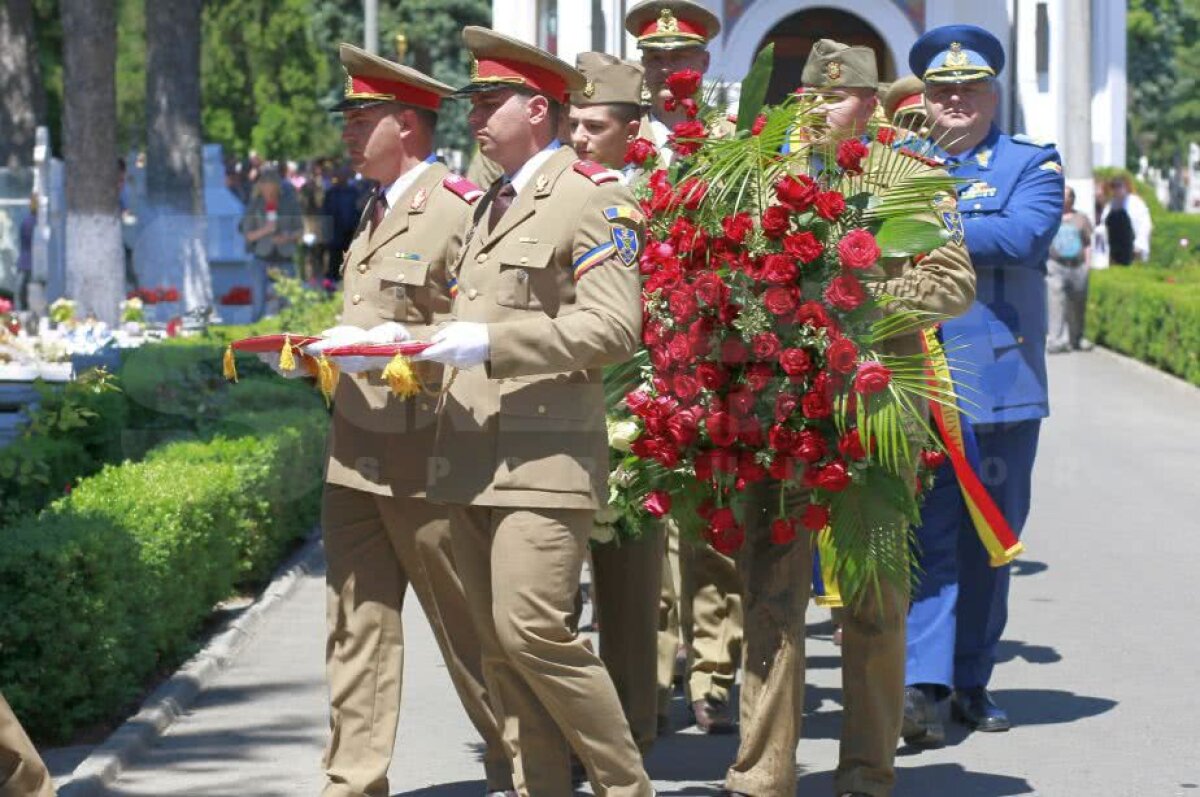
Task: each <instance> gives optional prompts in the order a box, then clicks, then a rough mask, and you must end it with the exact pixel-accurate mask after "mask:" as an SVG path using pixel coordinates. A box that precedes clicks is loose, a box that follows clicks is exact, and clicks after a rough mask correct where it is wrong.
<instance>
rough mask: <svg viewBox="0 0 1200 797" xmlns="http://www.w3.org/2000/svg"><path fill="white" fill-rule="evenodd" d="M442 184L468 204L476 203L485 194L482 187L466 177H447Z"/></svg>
mask: <svg viewBox="0 0 1200 797" xmlns="http://www.w3.org/2000/svg"><path fill="white" fill-rule="evenodd" d="M442 185H443V186H445V188H446V190H447V191H449V192H450V193H452V194H454V195H455V196H456V197H458V198H459V199H461V200H462V201H464V202H466V203H467V204H468V205H474V204H475V203H476V202H478V201H479V198H480V197H482V196H483V194H484V191H483V189H482V188H480V187H479V186H477V185H475V183H473V182H471V181H470V180H468V179H467V178H465V177H447V178H446V179H444V180H442Z"/></svg>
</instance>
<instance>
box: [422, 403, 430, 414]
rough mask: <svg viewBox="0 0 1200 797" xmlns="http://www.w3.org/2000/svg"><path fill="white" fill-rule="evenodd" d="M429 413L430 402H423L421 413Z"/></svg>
mask: <svg viewBox="0 0 1200 797" xmlns="http://www.w3.org/2000/svg"><path fill="white" fill-rule="evenodd" d="M428 411H429V402H428V401H422V402H421V412H428Z"/></svg>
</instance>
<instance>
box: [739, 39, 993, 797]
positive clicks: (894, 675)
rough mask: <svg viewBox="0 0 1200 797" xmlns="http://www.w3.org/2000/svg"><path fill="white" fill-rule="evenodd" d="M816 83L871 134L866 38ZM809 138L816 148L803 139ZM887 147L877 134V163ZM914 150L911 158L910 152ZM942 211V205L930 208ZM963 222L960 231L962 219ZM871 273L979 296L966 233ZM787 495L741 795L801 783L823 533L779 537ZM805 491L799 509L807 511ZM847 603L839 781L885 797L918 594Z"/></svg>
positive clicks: (765, 569)
mask: <svg viewBox="0 0 1200 797" xmlns="http://www.w3.org/2000/svg"><path fill="white" fill-rule="evenodd" d="M802 80H803V84H804V86H805V87H806V88H810V89H815V90H817V91H821V92H823V93H825V94H826V95H827V98H828V99H827V102H826V104H825V116H826V121H827V123H828V125H829V130H830V136H831V137H832V138H833V139H834V140H838V139H845V138H850V137H853V136H855V135H860V134H861V133H862V132H863V131H864V130H865V129H866V125H867V122H868V121H869V120H870V119H871V115H872V113H873V112H874V110H875V105H876V98H875V89H876V85H877V83H878V76H877V72H876V66H875V53H874V52H873V51H872V50H871V49H869V48H867V47H847V46H846V45H843V44H840V43H837V42H833V41H829V40H827V39H822V40H820V41H818V42H817V43H816V44H815V45H814V46H813V50H812V53H811V54H810V56H809V59H808V61H807V63H806V64H805V67H804V72H803V74H802ZM801 146H805V145H804V144H801ZM883 156H884V150H883V145H880V144H878V143H872V144H871V145H870V154H869V155H868V161H867V162H868V166H867V171H868V173H870V171H871V167H870V165H869V164H870V163H871V162H873V161H876V162H877V160H878V159H879V158H881V157H883ZM899 157H905V156H899ZM931 217H932V213H931ZM960 229H961V228H960ZM873 271H874V273H868V276H872V277H875V278H877V279H878V282H875V283H873V284H872V288H871V289H872V291H873V292H874V293H875V294H876V295H880V296H882V295H889V296H893V297H895V298H896V300H897V301H896V303H895V305H894V306H895V307H896V308H897V309H904V310H922V311H925V312H928V313H931V314H933V315H934V316H935V317H941V318H949V317H953V316H957V315H961V314H962V313H963V312H964V311H966V310H967V309H968V308H969V307H970V305H971V302H972V300H973V299H974V296H975V272H974V270H973V269H972V268H971V262H970V258H969V256H968V255H967V251H966V248H965V247H964V246H963V244H962V238H961V235H959V236H958V237H957V238H956V239H955V240H953V241H952V242H951V243H948V244H947V245H945V246H943V247H941V248H939V249H935V250H934V251H933V252H931V253H930V254H929V255H927V256H926V257H925V258H923V259H922V260H921V261H920V263H919V264H913V263H912V262H911V261H909V260H890V261H882V262H881V263H880V264H878V265H876V266H875V267H874V268H873ZM881 348H883V349H885V350H886V351H889V352H892V353H896V354H916V353H919V352H920V351H921V350H922V347H921V340H920V333H912V334H908V335H904V336H898V337H896V338H894V339H891V340H889V341H887V342H886V343H885V344H884V346H883V347H881ZM777 501H778V497H777V496H775V497H771V496H767V495H765V494H764V495H761V496H760V500H759V501H758V502H757V506H758V507H759V508H760V511H759V512H758V514H757V516H756V517H755V518H754V520H748V521H747V523H748V525H749V524H750V523H756V524H757V525H758V528H748V529H747V534H746V539H747V542H746V547H745V548H744V549H743V550H742V552H741V553H740V554H739V564H740V567H741V571H742V576H743V579H744V586H745V592H744V597H743V600H744V606H745V616H746V629H745V634H746V639H745V645H746V655H745V660H744V670H743V683H742V691H741V734H742V738H741V744H740V746H739V747H738V754H737V759H736V760H735V761H734V764H733V766H731V767H730V769H729V772H728V774H727V775H726V779H725V786H726V788H727V789H728V790H729V791H730V792H731V794H732V795H734V797H736V796H737V795H752V796H753V797H776V796H777V795H785V794H792V793H794V792H795V789H796V765H795V757H796V745H797V743H798V742H799V739H800V724H801V719H802V715H803V711H804V671H805V667H804V665H805V662H804V641H805V640H804V633H805V625H804V613H805V608H806V605H807V603H808V599H809V594H810V591H811V583H812V582H811V574H812V547H811V546H812V540H811V538H810V539H804V538H798V540H797V541H796V542H794V543H792V544H791V545H786V546H783V545H776V544H774V543H773V542H772V541H771V535H770V533H769V531H768V530H767V527H768V525H769V523H770V522H771V519H772V517H773V514H774V513H773V512H772V511H770V510H768V509H767V507H773V506H776V505H777ZM805 503H806V499H804V498H803V496H798V497H797V498H796V499H794V501H793V503H792V504H791V505H792V506H794V507H796V508H797V511H799V510H800V509H801V508H802V507H803V506H804V504H805ZM880 587H881V590H880V592H879V594H878V597H877V596H876V595H875V594H874V593H871V594H869V595H867V596H866V597H865V598H864V599H863V600H861V601H859V602H858V603H855V604H853V605H850V606H847V607H846V608H845V610H844V612H843V622H844V627H843V643H842V706H843V721H842V737H841V753H840V761H839V764H838V768H837V773H836V775H835V776H834V790H835V793H837V794H838V795H842V796H843V797H884V796H885V795H888V794H890V793H891V791H892V786H893V784H894V782H895V769H894V761H895V751H896V742H897V738H898V735H899V733H900V724H901V720H902V717H903V705H904V666H905V648H904V626H905V614H906V612H907V609H908V606H907V596H906V595H905V594H903V593H902V592H901V591H900V590H898V589H897V588H895V587H894V586H892V585H890V584H887V583H881V585H880Z"/></svg>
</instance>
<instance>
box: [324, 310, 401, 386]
mask: <svg viewBox="0 0 1200 797" xmlns="http://www.w3.org/2000/svg"><path fill="white" fill-rule="evenodd" d="M411 339H412V333H410V332H409V331H408V328H407V327H405V326H404V325H403V324H397V323H396V322H395V321H386V322H384V323H382V324H379V325H378V326H374V327H371V328H370V329H361V328H359V327H353V326H345V325H343V326H336V327H333V328H332V329H327V330H325V331H324V332H322V333H321V340H318V341H317V342H316V343H310V344H309V345H307V346H305V347H304V353H305V354H311V355H313V356H320V354H321V352H323V351H325V350H326V349H333V348H337V347H339V346H356V345H358V344H362V343H402V342H404V341H406V340H411ZM391 360H392V358H391V357H330V358H329V361H330V362H331V363H333V364H334V365H336V366H337V367H338V369H339V370H341V372H342V373H344V374H361V373H365V372H367V371H382V370H383V369H384V368H386V367H387V364H388V363H389V362H391Z"/></svg>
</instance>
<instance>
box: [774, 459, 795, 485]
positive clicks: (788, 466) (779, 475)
mask: <svg viewBox="0 0 1200 797" xmlns="http://www.w3.org/2000/svg"><path fill="white" fill-rule="evenodd" d="M767 472H768V473H770V474H771V478H773V479H778V480H779V481H781V482H782V481H790V480H791V479H794V478H796V460H795V459H793V458H792V457H788V456H784V455H783V454H776V455H775V459H773V460H771V467H770V468H768V469H767Z"/></svg>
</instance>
